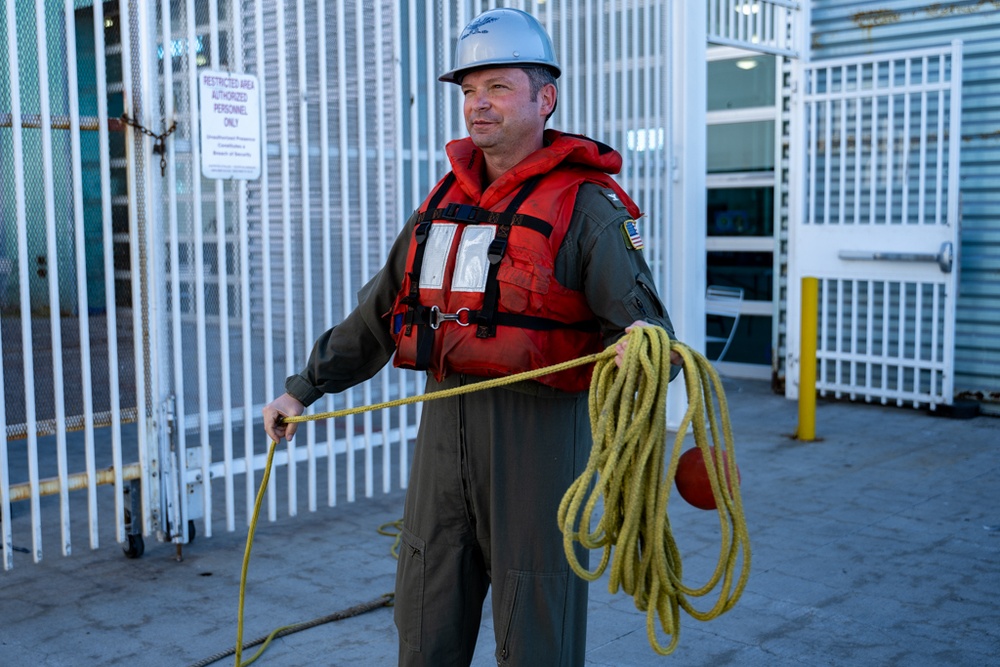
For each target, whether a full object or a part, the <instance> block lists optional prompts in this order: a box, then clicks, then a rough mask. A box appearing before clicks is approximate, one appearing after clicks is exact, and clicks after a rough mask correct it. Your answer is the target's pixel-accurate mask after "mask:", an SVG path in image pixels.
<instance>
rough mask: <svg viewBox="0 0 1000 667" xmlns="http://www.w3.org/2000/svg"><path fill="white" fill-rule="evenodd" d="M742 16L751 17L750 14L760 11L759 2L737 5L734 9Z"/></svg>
mask: <svg viewBox="0 0 1000 667" xmlns="http://www.w3.org/2000/svg"><path fill="white" fill-rule="evenodd" d="M734 9H735V10H736V11H737V12H739V13H740V14H743V15H745V16H749V15H750V14H756V13H758V12H759V11H760V3H759V2H744V3H742V4H739V5H736V7H735V8H734Z"/></svg>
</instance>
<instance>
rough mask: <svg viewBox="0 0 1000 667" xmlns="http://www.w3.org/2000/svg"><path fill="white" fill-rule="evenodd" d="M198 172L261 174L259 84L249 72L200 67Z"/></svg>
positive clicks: (211, 174) (210, 174)
mask: <svg viewBox="0 0 1000 667" xmlns="http://www.w3.org/2000/svg"><path fill="white" fill-rule="evenodd" d="M198 84H199V85H198V90H199V99H200V100H201V173H202V174H204V175H205V178H242V179H248V180H253V179H255V178H260V86H259V85H258V82H257V77H256V76H254V75H252V74H232V73H230V72H214V71H211V70H202V72H201V74H200V75H199V77H198Z"/></svg>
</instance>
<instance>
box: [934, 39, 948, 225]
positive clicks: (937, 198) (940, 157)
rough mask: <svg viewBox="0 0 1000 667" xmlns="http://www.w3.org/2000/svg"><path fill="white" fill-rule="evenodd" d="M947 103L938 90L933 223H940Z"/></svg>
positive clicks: (941, 70)
mask: <svg viewBox="0 0 1000 667" xmlns="http://www.w3.org/2000/svg"><path fill="white" fill-rule="evenodd" d="M938 68H939V74H938V76H939V77H940V78H941V79H944V76H945V56H944V55H942V56H941V58H940V60H939V63H938ZM947 108H948V105H947V103H946V100H945V89H944V88H940V89H939V90H938V122H937V164H936V169H935V172H934V224H935V225H940V224H941V217H942V214H943V210H942V209H943V204H942V202H943V201H944V143H945V142H944V117H945V109H947Z"/></svg>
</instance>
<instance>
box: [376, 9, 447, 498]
mask: <svg viewBox="0 0 1000 667" xmlns="http://www.w3.org/2000/svg"><path fill="white" fill-rule="evenodd" d="M464 6H465V5H464V4H461V5H460V6H459V21H460V22H462V21H463V20H464V16H463V14H462V10H463V9H464ZM411 11H412V10H411ZM389 16H390V19H389V20H390V21H391V22H392V63H393V66H392V67H393V78H394V81H393V88H394V90H393V99H394V100H396V107H395V113H394V114H393V117H394V118H395V128H394V129H395V137H394V138H395V142H394V143H393V151H394V156H395V171H396V187H397V196H396V197H395V206H394V207H393V208H394V211H393V214H394V215H393V217H394V219H396V220H400V221H401V220H402V218H403V211H404V208H403V199H404V197H405V195H404V193H405V192H406V176H405V171H404V168H403V136H404V134H403V133H404V129H405V125H404V123H405V121H406V119H407V115H406V114H405V113H404V112H403V106H404V104H403V99H404V98H403V38H402V25H401V24H402V21H401V20H400V13H399V12H393V11H390V12H389ZM411 22H412V18H411ZM462 25H464V23H462ZM409 34H412V31H411V32H410V33H409ZM411 71H412V70H411ZM411 90H412V87H411ZM409 107H410V115H409V120H410V127H411V128H415V127H416V124H415V122H414V116H413V113H414V109H413V107H414V105H412V104H411V105H409ZM412 145H413V144H412V132H411V146H412ZM413 159H414V154H413V150H412V148H411V150H410V163H411V168H410V175H411V177H415V171H414V169H413V167H412V164H413ZM415 191H416V188H414V187H413V186H412V184H411V187H410V199H409V206H411V207H412V206H414V205H415V197H414V196H413V193H414V192H415ZM395 372H396V383H397V387H398V390H399V396H400V398H402V397H404V396H407V395H408V394H407V387H406V377H407V376H406V372H405V371H403V370H402V369H399V370H397V371H395ZM398 415H399V486H400V488H404V489H405V488H406V482H407V470H408V468H409V456H408V449H409V441H408V439H407V424H406V422H407V419H406V418H407V407H406V406H405V405H403V406H400V407H399V408H398Z"/></svg>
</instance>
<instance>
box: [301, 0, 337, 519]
mask: <svg viewBox="0 0 1000 667" xmlns="http://www.w3.org/2000/svg"><path fill="white" fill-rule="evenodd" d="M338 27H339V26H338ZM295 30H296V38H295V62H296V65H297V73H296V78H297V80H298V96H297V97H298V106H299V169H300V170H301V173H300V174H299V187H300V189H301V195H300V201H301V202H302V221H301V224H302V255H301V257H302V277H303V279H302V320H303V325H302V334H303V336H304V337H305V340H306V344H307V345H310V344H312V341H313V340H315V338H316V337H315V335H313V326H314V325H313V322H314V317H313V278H312V275H313V268H312V206H311V202H310V199H311V196H312V194H311V192H310V187H309V143H310V142H309V103H308V95H307V91H308V89H309V78H308V76H307V74H306V8H305V2H304V1H303V0H296V3H295ZM341 36H343V33H342V32H341ZM305 427H306V428H305V435H306V488H307V491H308V493H307V495H308V503H309V511H310V512H314V511H316V422H314V421H309V422H306V424H305ZM293 469H294V470H296V474H292V470H293ZM288 470H289V475H288V481H289V486H288V515H289V516H295V515H296V514H298V488H297V485H296V483H295V482H297V477H298V475H297V472H298V461H297V459H293V458H291V457H289V459H288Z"/></svg>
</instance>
